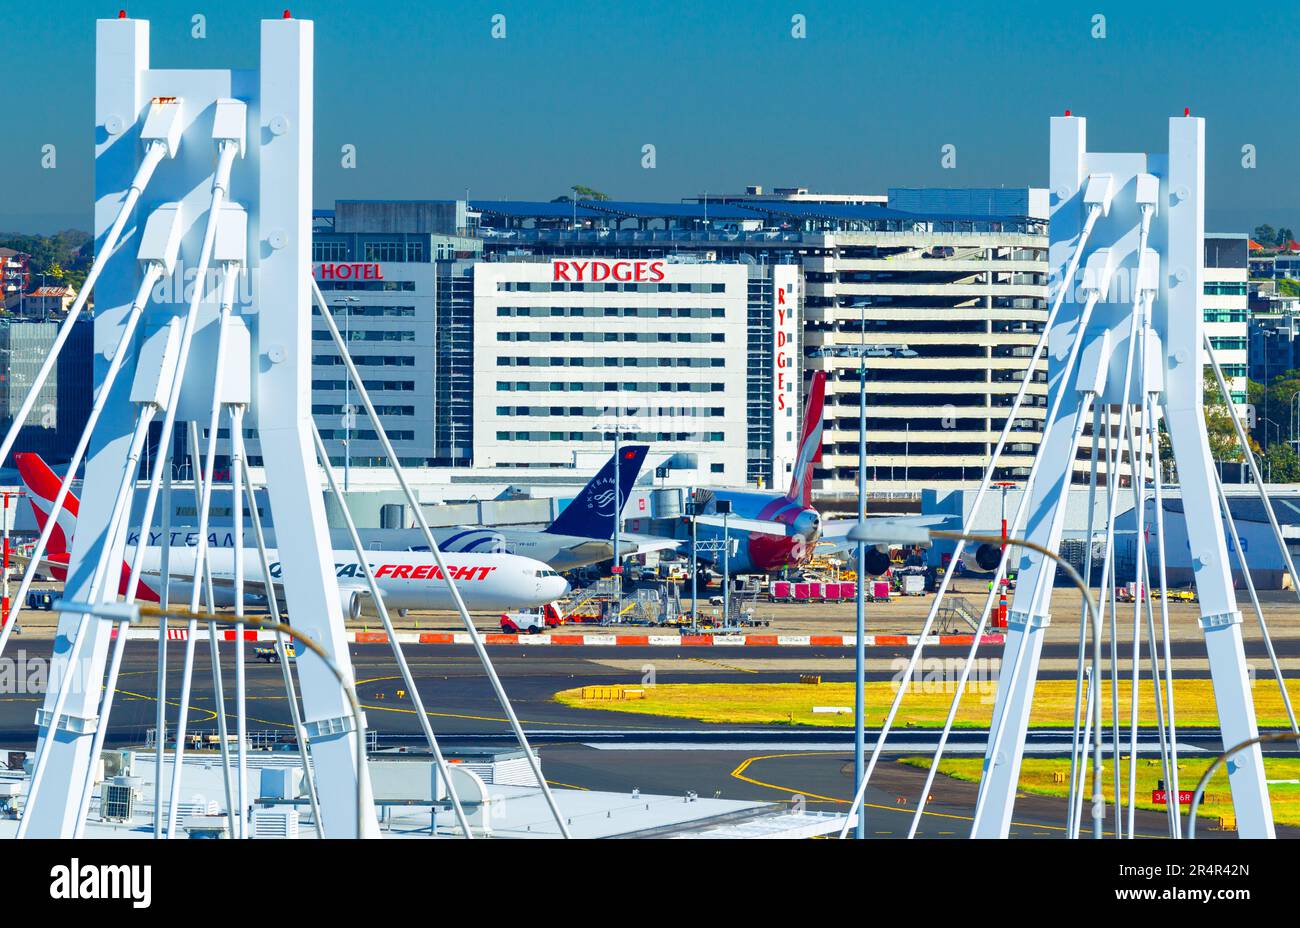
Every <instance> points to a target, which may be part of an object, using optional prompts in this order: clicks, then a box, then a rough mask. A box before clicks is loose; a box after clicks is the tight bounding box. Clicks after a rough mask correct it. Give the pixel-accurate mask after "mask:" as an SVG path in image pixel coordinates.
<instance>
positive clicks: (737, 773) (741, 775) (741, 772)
mask: <svg viewBox="0 0 1300 928" xmlns="http://www.w3.org/2000/svg"><path fill="white" fill-rule="evenodd" d="M843 753H844V752H843V751H798V752H794V753H790V754H759V755H757V756H755V757H749V758H746V759H745V760H744V761H743V762H742V763H741V764H740V766H738V767H737V768H736V769H735V770H733V771H731V775H732V776H733V777H735V778H736V779H737V780H744V781H745V782H746V783H752V784H754V785H755V786H763V787H766V788H767V789H774V790H777V791H778V792H782V793H788V794H790V795H797V796H810V797H813V798H815V799H826V800H829V801H830V802H834V803H838V804H840V805H848V804H849V801H848V800H847V799H836V798H835V797H833V796H821V795H819V794H817V793H813V792H807V791H804V790H799V789H792V788H790V787H788V786H781V785H780V784H777V783H766V782H764V781H762V780H755V779H754V778H753V777H747V776H745V770H746V769H748V768H749V765H750V764H752V763H754V762H755V761H760V760H773V759H777V758H782V757H818V756H828V755H829V756H835V755H841V754H843ZM863 805H864V806H865V807H866V808H868V809H879V810H880V811H882V812H905V813H907V814H908V815H914V814H915V813H916V810H915V809H908V808H900V807H898V806H882V805H879V804H877V803H872V802H864V803H863ZM923 814H924V815H926V816H934V817H935V818H947V819H954V820H956V821H959V822H973V821H974V818H973V817H971V816H969V815H954V814H952V813H950V812H929V811H927V812H925V813H923ZM1011 824H1012V825H1013V826H1014V827H1016V828H1046V829H1050V830H1051V831H1065V826H1063V825H1043V824H1040V823H1037V822H1035V823H1034V824H1032V825H1030V824H1028V823H1025V822H1012V823H1011ZM1039 833H1040V834H1046V832H1039ZM876 834H890V832H876ZM940 834H943V832H940ZM1151 837H1159V836H1158V835H1152V836H1151Z"/></svg>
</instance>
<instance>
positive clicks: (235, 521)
mask: <svg viewBox="0 0 1300 928" xmlns="http://www.w3.org/2000/svg"><path fill="white" fill-rule="evenodd" d="M243 431H244V407H243V404H241V403H232V404H231V405H230V513H231V520H232V525H233V526H234V539H233V540H234V544H233V546H232V548H231V553H232V555H233V556H234V561H235V564H234V572H235V716H236V722H235V724H236V725H237V726H238V727H237V736H238V738H239V745H238V748H237V750H238V752H239V766H238V772H239V775H238V778H237V779H236V783H235V785H236V791H237V793H238V796H237V798H238V799H239V819H238V821H239V837H241V838H247V837H249V834H248V701H247V685H248V684H247V680H246V678H245V668H244V648H245V644H244V621H243V619H244V506H243V499H244V496H243V483H244V455H243V446H242V444H241V443H240V442H239V441H238V440H237V439H236V438H235V436H236V435H239V434H241V433H242V432H243ZM266 579H267V580H268V581H269V580H270V579H271V578H270V577H267V578H266Z"/></svg>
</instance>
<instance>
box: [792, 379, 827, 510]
mask: <svg viewBox="0 0 1300 928" xmlns="http://www.w3.org/2000/svg"><path fill="white" fill-rule="evenodd" d="M825 399H826V372H825V371H817V372H816V373H815V374H813V379H812V384H811V386H809V388H808V405H807V407H806V408H805V409H804V412H803V432H802V433H801V434H800V436H799V453H798V454H797V455H796V456H795V459H794V475H793V476H792V477H791V478H790V489H789V491H788V492H787V493H786V496H788V497H790V499H796V500H798V501H799V502H800V504H802V505H803V506H805V507H807V506H811V505H812V473H813V469H812V466H813V464H814V463H815V462H817V461H820V460H821V459H822V406H823V404H824V402H825Z"/></svg>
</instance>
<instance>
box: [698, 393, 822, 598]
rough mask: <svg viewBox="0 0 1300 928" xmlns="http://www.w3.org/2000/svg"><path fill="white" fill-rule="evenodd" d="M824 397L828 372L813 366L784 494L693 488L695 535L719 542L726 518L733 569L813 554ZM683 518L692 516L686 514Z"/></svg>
mask: <svg viewBox="0 0 1300 928" xmlns="http://www.w3.org/2000/svg"><path fill="white" fill-rule="evenodd" d="M825 397H826V373H825V371H817V372H816V373H815V374H813V379H812V385H811V387H810V388H809V391H808V403H807V407H806V408H805V410H804V419H803V431H802V433H801V434H800V437H799V451H798V455H797V457H796V458H795V464H794V472H793V474H792V475H791V478H790V488H789V489H788V490H786V491H785V492H784V493H780V492H774V491H763V490H751V489H697V490H696V491H695V505H696V508H697V511H696V515H695V522H696V526H695V534H696V538H697V540H699V541H721V540H722V537H723V534H724V522H725V533H726V535H727V536H728V537H729V538H730V539H733V540H734V541H735V542H736V549H735V552H734V553H733V554H731V556H730V558H729V567H730V570H731V572H732V573H733V574H753V573H775V572H777V571H780V570H782V569H784V568H786V567H793V566H797V565H798V564H801V563H803V562H804V561H806V560H807V559H808V558H809V557H811V556H812V551H813V546H814V545H816V543H817V541H818V539H819V538H820V537H821V535H822V520H821V516H820V515H819V514H818V512H817V510H816V509H814V508H813V506H812V465H813V463H814V462H816V461H820V460H821V446H822V407H823V404H824V401H825ZM719 502H723V503H727V504H730V507H731V511H730V513H729V514H728V515H727V516H726V518H725V520H724V518H723V516H722V515H721V514H719V513H718V503H719ZM723 508H726V507H725V506H724V507H723ZM686 521H687V522H689V521H690V519H689V517H688V518H687V519H686ZM846 530H847V529H846ZM686 546H689V542H687V544H686ZM698 557H699V559H700V560H702V561H707V562H709V563H713V564H715V565H720V564H721V563H722V560H723V558H722V554H721V552H718V553H706V552H703V551H701V552H699V553H698Z"/></svg>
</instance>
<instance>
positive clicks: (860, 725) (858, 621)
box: [853, 307, 916, 839]
mask: <svg viewBox="0 0 1300 928" xmlns="http://www.w3.org/2000/svg"><path fill="white" fill-rule="evenodd" d="M866 339H867V321H866V308H865V307H864V308H863V311H862V341H861V343H860V344H859V345H857V346H856V348H857V350H856V352H854V353H856V354H857V356H858V520H859V521H861V520H863V519H865V518H866V517H867V353H868V352H871V353H873V354H879V355H881V356H884V357H890V356H892V357H911V358H914V357H916V352H915V351H912V350H911V349H909V348H908V347H907V346H906V345H868V344H867V341H866ZM857 554H858V562H857V563H858V566H857V583H856V587H857V589H856V590H855V591H854V592H855V593H856V596H855V602H854V606H855V610H854V611H855V615H854V618H855V622H854V628H855V634H854V642H853V788H854V790H857V788H858V786H859V785H860V784H861V783H862V776H863V773H864V771H865V770H866V758H867V728H866V726H867V642H866V636H867V628H866V626H867V599H866V597H867V591H866V584H865V578H866V573H867V546H866V544H865V543H863V542H861V541H859V542H858V545H857ZM865 820H866V816H865V815H859V816H858V824H857V827H856V829H855V831H854V836H855V837H857V838H864V839H865V838H866V836H867V831H866V821H865Z"/></svg>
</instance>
